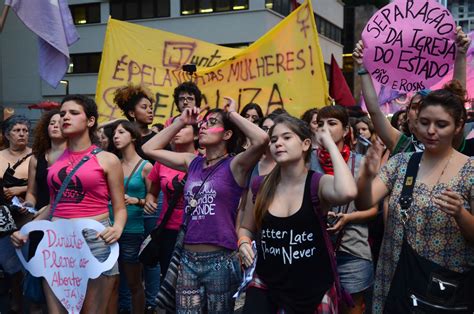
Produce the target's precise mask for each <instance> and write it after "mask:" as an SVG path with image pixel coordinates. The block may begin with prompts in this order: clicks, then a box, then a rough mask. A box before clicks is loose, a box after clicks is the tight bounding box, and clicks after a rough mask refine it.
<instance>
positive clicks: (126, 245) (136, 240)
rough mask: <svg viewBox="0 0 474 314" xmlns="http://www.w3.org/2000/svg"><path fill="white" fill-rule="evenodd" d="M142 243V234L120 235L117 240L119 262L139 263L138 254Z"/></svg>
mask: <svg viewBox="0 0 474 314" xmlns="http://www.w3.org/2000/svg"><path fill="white" fill-rule="evenodd" d="M142 242H143V233H122V236H121V237H120V239H119V244H120V254H119V261H121V262H126V263H134V264H136V263H140V261H139V260H138V252H139V251H140V246H141V245H142Z"/></svg>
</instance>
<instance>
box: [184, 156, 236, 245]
mask: <svg viewBox="0 0 474 314" xmlns="http://www.w3.org/2000/svg"><path fill="white" fill-rule="evenodd" d="M232 159H233V157H227V158H226V159H225V160H223V161H222V162H220V163H217V164H215V165H212V166H210V167H207V168H203V165H204V163H205V157H202V156H198V157H196V158H194V160H193V161H192V162H191V164H190V165H189V170H188V180H187V181H186V185H185V187H184V198H185V202H186V203H185V210H186V212H187V211H188V210H189V201H190V199H191V198H192V197H193V195H194V194H195V193H196V192H197V191H198V190H199V187H200V186H201V185H202V182H203V180H204V179H205V178H206V177H207V175H208V174H209V173H210V172H212V174H211V175H210V176H209V177H208V178H207V180H206V181H205V182H204V185H203V187H202V188H201V190H200V191H199V193H198V194H197V195H196V196H195V197H194V198H195V199H196V200H197V202H198V205H197V207H196V208H195V209H194V210H193V211H192V213H191V219H190V220H189V224H188V230H187V232H186V237H185V239H184V243H186V244H211V245H216V246H220V247H224V248H227V249H230V250H236V249H237V234H236V233H235V220H236V217H237V209H238V206H239V200H240V197H241V195H242V191H243V188H242V187H240V186H239V184H238V183H237V182H236V181H235V179H234V175H233V174H232V171H231V169H230V162H231V161H232Z"/></svg>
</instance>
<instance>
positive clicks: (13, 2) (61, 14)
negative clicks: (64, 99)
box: [5, 0, 79, 88]
mask: <svg viewBox="0 0 474 314" xmlns="http://www.w3.org/2000/svg"><path fill="white" fill-rule="evenodd" d="M5 5H8V6H10V7H11V8H12V9H13V11H15V13H16V15H17V16H18V18H19V19H20V20H21V21H22V22H23V23H24V24H25V25H26V26H27V27H28V28H29V29H30V30H31V31H32V32H33V33H35V34H36V35H38V40H39V73H40V76H41V78H42V79H43V80H45V81H46V82H47V83H48V84H49V85H51V86H52V87H54V88H56V87H57V86H58V84H59V81H60V80H61V79H62V78H63V77H64V74H66V71H67V68H68V66H69V46H71V45H72V44H74V43H75V42H76V41H77V40H79V34H78V33H77V31H76V27H75V26H74V23H73V21H72V16H71V11H69V6H68V4H67V1H66V0H34V1H27V0H5Z"/></svg>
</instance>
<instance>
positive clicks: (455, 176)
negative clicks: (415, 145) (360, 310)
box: [356, 81, 474, 313]
mask: <svg viewBox="0 0 474 314" xmlns="http://www.w3.org/2000/svg"><path fill="white" fill-rule="evenodd" d="M465 101H466V94H465V90H464V89H463V88H462V86H461V84H460V83H459V82H456V81H453V82H450V83H449V84H447V85H445V86H444V88H443V89H440V90H436V91H432V92H431V93H429V94H428V95H427V96H426V98H425V99H424V100H423V103H422V104H421V105H420V108H419V110H418V116H417V119H418V120H417V121H418V122H417V130H418V138H419V140H420V141H421V142H422V143H423V144H424V145H425V150H424V152H423V155H422V156H421V161H420V162H419V165H418V168H417V169H418V170H417V176H416V180H415V182H411V183H410V184H409V183H408V182H409V178H407V185H410V186H413V191H412V193H411V204H410V206H409V207H408V209H406V208H405V209H404V208H402V204H401V201H402V200H406V199H407V198H406V197H405V198H403V199H402V197H401V193H402V187H403V185H404V182H405V173H406V172H407V164H408V161H409V160H410V158H411V157H412V155H413V153H403V154H398V155H396V156H394V157H392V158H391V159H390V160H389V161H388V162H387V164H386V165H385V166H384V167H383V168H382V169H381V170H380V171H378V168H379V164H380V156H379V154H378V151H377V150H375V149H373V148H372V149H370V150H369V151H368V153H367V155H366V162H365V164H364V165H363V167H362V168H361V172H360V176H359V180H358V188H359V195H358V196H357V198H356V206H357V208H358V209H359V210H364V209H367V208H369V207H371V206H373V205H374V204H377V203H378V202H379V201H380V200H381V199H382V198H384V197H386V196H387V195H388V196H389V207H388V218H387V224H386V227H385V233H384V238H383V242H382V248H381V252H380V257H379V261H378V266H377V272H376V278H375V286H374V299H373V301H374V302H373V313H382V312H383V311H386V312H384V313H393V312H394V310H393V308H392V307H391V306H386V299H387V297H388V295H389V291H391V284H392V281H394V280H400V278H402V277H403V276H401V277H400V275H397V273H396V269H397V267H398V264H399V259H400V256H401V255H402V253H403V247H405V241H406V244H407V245H408V246H409V247H411V250H412V251H414V252H416V254H417V255H419V256H421V257H422V258H424V259H426V260H429V261H431V262H433V263H436V264H438V265H439V266H440V267H444V268H447V269H449V270H451V271H454V272H459V273H462V272H465V271H469V270H471V271H472V269H473V267H474V245H473V244H474V190H473V172H474V159H473V157H467V156H465V155H463V154H461V153H459V152H458V151H456V150H455V149H453V147H452V142H453V140H454V138H455V136H457V135H458V134H459V132H462V129H463V127H464V123H465V121H466V109H465V108H464V103H465ZM379 150H380V149H379ZM410 176H411V175H410ZM410 269H411V268H410ZM411 270H412V271H413V272H412V273H408V274H406V273H405V275H407V276H408V277H413V276H417V275H418V273H417V271H415V270H413V269H411ZM409 271H410V270H408V272H409ZM428 277H429V276H428ZM471 277H472V276H471ZM471 285H472V281H471ZM471 287H472V286H471ZM399 290H401V289H399ZM403 290H407V289H403ZM443 290H444V289H443ZM470 291H472V288H471V290H470ZM402 292H405V291H394V293H397V294H398V293H402ZM407 298H408V297H407ZM420 302H421V301H420ZM458 305H460V304H458ZM441 306H446V304H441ZM432 310H433V309H432ZM447 312H449V313H452V312H450V311H449V309H447ZM447 312H446V313H447Z"/></svg>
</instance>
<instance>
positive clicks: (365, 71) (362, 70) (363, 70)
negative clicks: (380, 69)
mask: <svg viewBox="0 0 474 314" xmlns="http://www.w3.org/2000/svg"><path fill="white" fill-rule="evenodd" d="M366 74H369V71H367V69H364V68H360V69H359V71H357V75H366Z"/></svg>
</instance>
